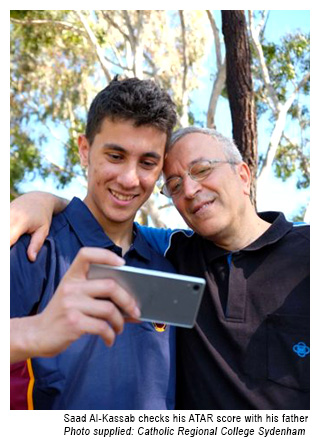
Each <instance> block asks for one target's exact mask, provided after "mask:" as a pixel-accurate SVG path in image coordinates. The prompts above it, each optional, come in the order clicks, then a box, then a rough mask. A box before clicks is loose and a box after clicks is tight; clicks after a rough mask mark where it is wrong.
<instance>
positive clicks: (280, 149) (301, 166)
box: [249, 11, 310, 188]
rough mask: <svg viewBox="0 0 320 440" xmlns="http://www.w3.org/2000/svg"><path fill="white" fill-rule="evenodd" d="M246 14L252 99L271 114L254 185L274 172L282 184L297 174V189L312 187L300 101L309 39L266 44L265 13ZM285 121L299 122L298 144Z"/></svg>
mask: <svg viewBox="0 0 320 440" xmlns="http://www.w3.org/2000/svg"><path fill="white" fill-rule="evenodd" d="M257 19H258V22H257V24H255V16H254V13H253V11H249V24H250V34H251V41H252V45H253V49H254V53H255V76H256V89H255V94H256V99H257V102H258V113H259V115H261V114H263V113H266V112H269V114H270V116H269V121H270V124H272V132H271V136H270V142H269V145H268V148H267V151H266V154H265V155H264V156H260V161H259V162H260V163H259V171H258V185H263V184H264V180H265V178H266V175H267V174H268V173H270V172H271V170H272V167H274V168H275V172H276V175H277V176H278V177H280V178H282V179H283V180H285V179H286V178H288V177H290V176H291V175H292V174H293V173H294V172H296V171H297V170H299V171H300V176H299V178H298V181H297V187H298V188H306V187H308V186H309V185H310V180H309V179H310V172H309V167H310V160H309V139H308V135H307V132H308V128H309V111H308V108H307V106H306V105H304V104H303V99H301V98H302V97H307V96H308V95H309V91H310V51H309V48H310V36H309V35H304V34H302V33H301V32H297V33H294V34H290V35H286V36H284V37H283V38H282V41H281V43H280V44H275V43H267V42H266V41H265V38H264V29H265V24H266V20H267V14H266V11H262V13H260V16H259V15H258V16H257V17H256V21H257ZM288 118H291V120H296V121H298V124H299V126H300V133H301V138H300V139H301V140H300V142H299V143H297V142H296V141H292V140H291V139H290V135H289V134H288V133H287V128H286V122H287V120H288Z"/></svg>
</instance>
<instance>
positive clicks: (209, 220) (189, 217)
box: [164, 133, 250, 242]
mask: <svg viewBox="0 0 320 440" xmlns="http://www.w3.org/2000/svg"><path fill="white" fill-rule="evenodd" d="M199 159H204V160H206V159H208V160H211V159H217V160H221V161H226V157H225V155H224V152H223V149H222V148H221V146H220V145H219V144H218V143H217V142H216V141H215V140H214V139H212V138H211V137H210V136H209V135H206V134H202V133H191V134H188V135H185V136H184V137H182V138H181V139H180V140H179V141H177V142H176V143H175V144H174V146H173V148H172V149H171V150H170V152H169V153H168V155H167V156H166V160H165V164H164V174H165V178H166V179H168V178H170V177H172V176H183V183H182V187H181V190H180V192H179V193H178V194H175V195H173V196H172V201H173V203H174V205H175V207H176V208H177V209H178V211H179V212H180V214H181V215H182V217H183V218H184V220H185V222H186V223H187V224H188V226H189V227H191V228H192V229H193V230H194V231H195V232H197V233H198V234H200V235H202V236H203V237H205V238H207V239H211V240H213V241H216V242H219V239H221V238H224V236H225V235H226V234H230V233H231V231H234V230H235V229H234V228H236V227H237V226H238V224H239V220H240V219H241V218H242V217H241V216H242V214H243V211H244V209H245V207H246V206H247V198H248V195H249V191H250V189H249V188H250V173H249V170H248V167H247V165H246V164H244V163H243V162H241V163H240V164H236V165H233V167H232V166H231V165H230V164H229V163H226V162H222V163H217V164H216V165H215V167H214V169H213V171H212V172H211V173H210V174H209V175H208V177H206V178H205V179H204V180H202V181H199V182H196V181H194V180H192V179H191V178H190V176H188V175H187V174H186V171H187V170H189V168H190V166H191V165H192V164H194V163H196V162H197V161H198V160H199Z"/></svg>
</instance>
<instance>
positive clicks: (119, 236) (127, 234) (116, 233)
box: [83, 197, 134, 255]
mask: <svg viewBox="0 0 320 440" xmlns="http://www.w3.org/2000/svg"><path fill="white" fill-rule="evenodd" d="M83 202H84V203H85V204H86V205H87V207H88V208H89V210H90V211H91V214H92V215H93V216H94V217H95V219H96V220H97V222H98V223H99V224H100V226H101V227H102V229H103V230H104V232H105V233H106V235H107V236H108V237H109V238H110V240H112V241H113V242H114V244H116V245H117V246H119V247H120V248H122V255H125V253H126V252H127V251H128V249H129V248H130V246H131V244H132V240H133V220H134V218H132V219H127V220H125V221H122V222H121V221H113V220H112V219H110V218H107V217H106V215H105V214H104V212H102V211H101V210H100V209H99V208H97V206H96V205H95V204H94V203H92V202H91V200H90V199H89V198H88V197H86V198H85V199H84V200H83Z"/></svg>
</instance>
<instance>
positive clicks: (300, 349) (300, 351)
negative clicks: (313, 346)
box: [292, 342, 310, 358]
mask: <svg viewBox="0 0 320 440" xmlns="http://www.w3.org/2000/svg"><path fill="white" fill-rule="evenodd" d="M292 350H293V351H294V352H295V353H296V354H297V355H298V356H299V357H301V358H304V357H306V356H307V355H308V354H309V353H310V347H308V346H307V345H306V344H305V343H304V342H298V343H297V344H295V345H294V346H293V347H292Z"/></svg>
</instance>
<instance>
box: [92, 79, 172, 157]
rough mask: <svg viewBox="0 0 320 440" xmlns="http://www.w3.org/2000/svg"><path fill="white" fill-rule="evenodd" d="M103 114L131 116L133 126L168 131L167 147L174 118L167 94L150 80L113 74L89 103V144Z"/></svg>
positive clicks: (113, 119)
mask: <svg viewBox="0 0 320 440" xmlns="http://www.w3.org/2000/svg"><path fill="white" fill-rule="evenodd" d="M105 118H110V119H111V120H112V121H117V120H120V121H121V120H124V121H126V120H132V121H133V123H134V125H135V126H136V127H139V126H141V125H150V126H153V127H156V128H158V129H159V130H160V131H163V132H165V133H166V134H167V142H166V148H167V146H168V144H169V141H170V137H171V134H172V130H173V128H174V126H175V125H176V122H177V116H176V110H175V104H174V102H173V101H172V99H171V97H170V95H169V94H168V93H167V92H166V91H165V90H164V89H162V88H161V87H160V86H159V85H157V84H156V83H155V82H154V81H152V80H140V79H138V78H126V79H122V80H119V79H118V76H116V77H115V78H114V79H113V80H112V81H111V82H110V83H109V85H108V86H107V87H106V88H104V89H103V90H101V91H100V92H99V93H98V94H97V96H96V97H95V98H94V100H93V101H92V103H91V106H90V109H89V113H88V118H87V126H86V138H87V139H88V142H89V144H90V145H91V144H92V143H93V141H94V137H95V135H96V134H98V133H99V131H100V130H101V125H102V122H103V120H104V119H105Z"/></svg>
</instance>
